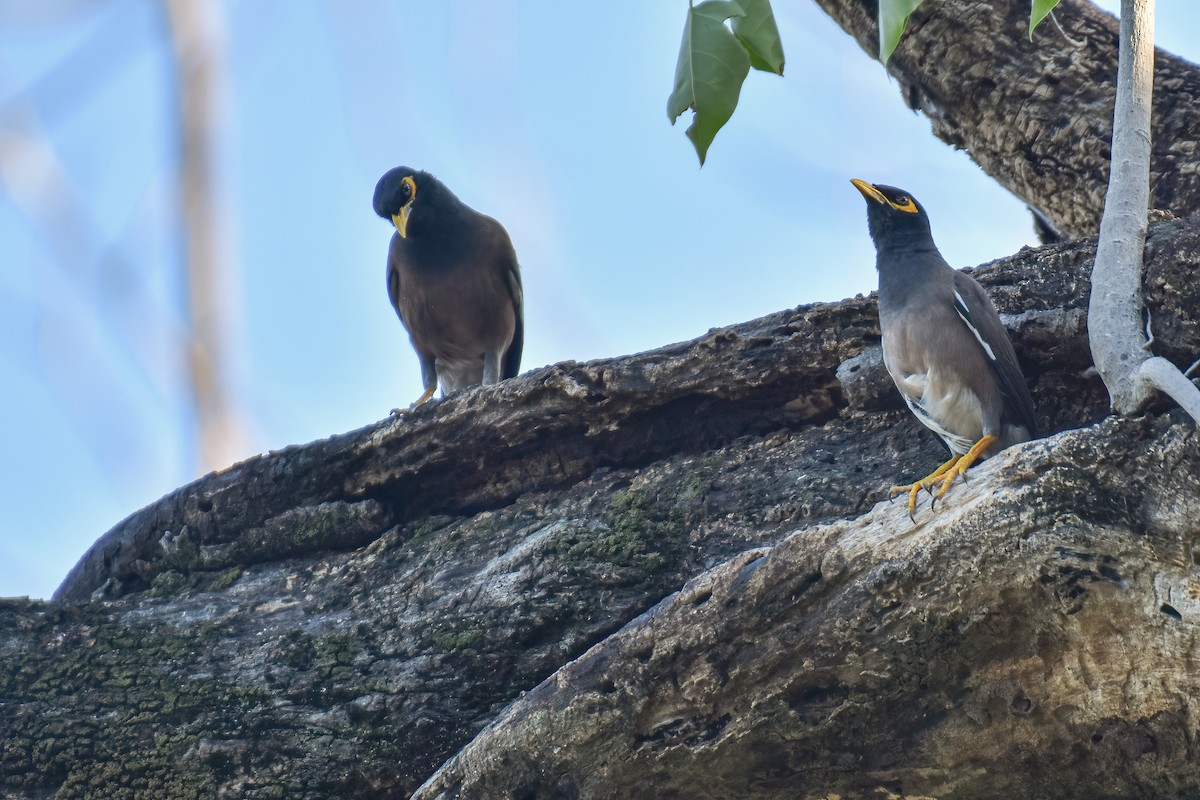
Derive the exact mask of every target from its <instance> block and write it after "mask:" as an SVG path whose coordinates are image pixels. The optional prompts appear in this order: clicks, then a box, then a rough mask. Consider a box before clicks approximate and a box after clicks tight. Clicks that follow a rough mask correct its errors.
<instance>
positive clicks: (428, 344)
mask: <svg viewBox="0 0 1200 800" xmlns="http://www.w3.org/2000/svg"><path fill="white" fill-rule="evenodd" d="M374 206H375V213H376V214H378V215H379V216H381V217H383V218H384V219H387V220H391V222H392V224H393V225H395V227H396V231H395V233H393V234H392V243H391V246H390V248H389V249H388V265H387V285H388V296H389V297H390V298H391V300H392V307H393V308H395V309H396V313H397V314H398V315H399V316H400V322H401V323H402V324H403V325H404V329H405V330H407V331H408V335H409V338H410V339H411V340H412V346H413V349H414V350H416V351H417V358H418V359H420V362H421V381H422V383H423V384H424V387H425V393H424V394H422V395H421V396H420V398H418V399H417V401H416V402H415V403H413V408H416V407H417V406H419V405H421V404H422V403H425V402H426V401H428V400H429V398H431V397H433V393H434V392H435V391H437V387H438V384H439V383H440V384H441V386H442V393H443V395H445V394H449V393H450V392H453V391H455V390H456V389H461V388H464V387H466V386H474V385H475V384H479V383H483V384H492V383H497V382H498V381H500V380H501V379H503V378H512V377H514V376H515V375H516V374H517V372H518V371H519V370H520V368H521V346H522V344H523V340H524V312H523V310H522V306H523V302H524V301H523V298H522V290H521V270H520V267H519V266H518V265H517V254H516V252H515V251H514V250H513V246H512V241H511V240H510V239H509V238H508V232H507V231H506V230H504V226H503V225H501V224H500V223H499V222H497V221H496V220H494V219H492V218H491V217H489V216H486V215H484V214H480V213H479V212H478V211H475V210H474V209H472V208H470V207H469V206H467V205H466V204H465V203H463V202H462V201H461V200H459V199H458V198H457V197H456V196H455V195H454V194H453V193H452V192H451V191H450V190H449V189H447V188H446V186H445V185H444V184H443V183H442V182H441V181H439V180H438V179H437V178H435V177H433V176H432V175H430V174H429V173H427V172H421V171H419V170H415V169H410V168H409V167H397V168H396V169H393V170H389V171H388V172H386V173H385V174H384V176H383V177H382V178H380V179H379V183H378V184H376V186H375V199H374Z"/></svg>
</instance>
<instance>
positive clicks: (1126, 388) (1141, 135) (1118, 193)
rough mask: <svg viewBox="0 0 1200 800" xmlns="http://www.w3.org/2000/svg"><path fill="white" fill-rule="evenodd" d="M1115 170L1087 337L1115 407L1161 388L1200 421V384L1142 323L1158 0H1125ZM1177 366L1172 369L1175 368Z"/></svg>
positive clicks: (1138, 402)
mask: <svg viewBox="0 0 1200 800" xmlns="http://www.w3.org/2000/svg"><path fill="white" fill-rule="evenodd" d="M1120 38H1121V44H1120V57H1119V63H1118V65H1117V102H1116V108H1115V110H1114V111H1113V141H1112V171H1111V173H1110V175H1109V179H1108V193H1107V194H1106V195H1105V197H1104V216H1103V217H1102V218H1101V220H1100V243H1099V245H1098V247H1097V248H1096V265H1095V267H1094V268H1093V269H1092V296H1091V300H1090V302H1089V304H1088V339H1089V341H1090V343H1091V347H1092V358H1093V359H1094V360H1095V362H1096V369H1097V371H1099V373H1100V377H1101V378H1103V379H1104V385H1105V386H1106V387H1108V393H1109V396H1110V397H1111V399H1112V408H1113V411H1115V412H1117V413H1118V414H1134V413H1137V412H1138V411H1140V410H1141V409H1142V407H1143V406H1145V404H1146V402H1147V401H1148V400H1149V399H1150V398H1151V397H1152V396H1153V395H1154V393H1155V391H1162V392H1164V393H1165V394H1167V395H1168V396H1169V397H1171V398H1172V399H1174V400H1175V401H1176V402H1178V403H1179V404H1180V405H1181V406H1182V407H1183V408H1184V409H1185V410H1186V411H1188V413H1189V414H1191V415H1192V417H1193V418H1195V419H1196V420H1198V421H1200V390H1198V389H1196V387H1195V386H1194V385H1193V384H1192V383H1191V382H1190V381H1189V380H1187V378H1185V377H1184V376H1183V374H1182V373H1180V372H1179V370H1178V369H1176V368H1175V367H1174V366H1173V365H1171V363H1170V362H1168V361H1166V360H1164V359H1161V358H1154V357H1152V356H1151V355H1150V353H1149V352H1148V348H1147V347H1146V335H1145V333H1144V328H1143V326H1142V313H1143V305H1142V269H1143V267H1142V252H1143V250H1144V249H1145V245H1146V214H1147V210H1148V209H1147V206H1148V205H1149V203H1150V106H1151V103H1152V102H1153V98H1154V0H1121V34H1120ZM1172 373H1173V374H1172Z"/></svg>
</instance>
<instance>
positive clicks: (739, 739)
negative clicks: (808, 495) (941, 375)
mask: <svg viewBox="0 0 1200 800" xmlns="http://www.w3.org/2000/svg"><path fill="white" fill-rule="evenodd" d="M1154 428H1155V426H1154V425H1151V424H1147V423H1146V422H1144V421H1143V422H1135V423H1130V422H1117V421H1115V420H1109V421H1107V422H1105V423H1103V424H1101V425H1099V426H1097V427H1095V428H1091V429H1085V430H1080V431H1071V432H1068V433H1065V434H1060V435H1058V436H1055V437H1051V438H1049V439H1044V440H1041V441H1038V442H1035V443H1032V444H1030V445H1026V446H1022V447H1020V448H1016V449H1010V450H1007V451H1005V453H1004V454H1002V456H1001V457H1000V458H999V459H997V460H995V461H990V462H988V463H987V464H986V465H985V466H984V467H982V468H980V469H979V470H978V472H973V475H972V480H971V484H970V486H969V487H968V488H966V489H964V490H962V491H961V492H959V493H958V497H957V498H956V499H955V501H954V503H953V505H952V507H950V508H947V509H945V513H940V514H937V515H931V516H928V517H926V518H925V519H924V520H922V521H921V523H920V524H918V525H916V526H914V525H912V524H910V523H908V521H907V519H905V518H904V516H903V515H902V514H898V513H897V509H896V508H895V507H893V506H890V505H879V506H877V507H876V508H875V509H874V510H873V511H872V512H871V513H869V514H867V515H865V516H863V517H861V518H859V519H857V520H853V521H851V522H838V523H834V524H832V525H825V526H816V527H811V528H806V529H802V530H799V531H797V532H796V533H794V534H792V535H791V536H789V537H787V538H786V539H784V540H783V541H782V542H780V543H779V544H778V545H776V546H774V547H770V548H762V549H759V550H754V551H749V552H747V553H744V554H742V555H740V556H738V557H737V558H734V559H731V560H730V561H728V562H726V563H725V564H722V565H721V566H719V567H717V568H716V569H714V570H712V571H711V572H709V573H706V574H704V575H701V576H699V577H697V578H695V579H694V580H692V581H690V582H689V583H688V584H687V585H686V586H685V587H684V588H683V589H682V590H681V591H680V592H679V593H678V594H676V595H673V596H672V597H670V598H668V599H667V600H665V601H664V602H662V603H660V604H658V605H657V606H655V607H654V608H653V609H651V610H650V611H648V612H647V613H646V614H644V615H643V616H642V617H640V618H639V619H638V620H636V621H635V622H633V623H631V624H630V625H628V626H626V627H625V628H624V629H623V630H621V631H620V632H619V633H617V634H614V635H613V636H610V637H609V638H608V639H606V640H605V641H604V642H602V643H601V644H598V645H597V646H595V647H593V648H592V649H591V650H590V651H589V652H588V653H587V654H585V655H584V656H582V657H581V658H579V659H576V660H575V661H573V662H571V663H570V664H567V665H566V666H564V667H563V668H562V669H560V670H559V671H558V672H556V673H555V674H554V675H553V676H551V677H550V678H548V679H547V680H546V681H545V682H543V683H542V684H541V685H540V686H538V687H537V688H535V689H534V690H532V691H531V692H529V693H528V694H526V695H525V696H524V697H522V698H521V699H519V700H518V701H516V702H515V703H513V705H512V706H510V707H509V708H508V709H507V710H506V711H505V712H504V713H503V714H501V715H500V716H499V717H498V718H497V719H496V720H495V721H494V722H493V723H492V724H491V725H490V726H489V727H488V728H487V729H486V730H485V731H484V732H483V733H481V734H480V736H478V737H477V738H476V739H475V741H473V742H472V743H471V744H470V745H469V746H468V747H466V748H465V749H464V750H463V751H462V752H460V753H459V754H458V755H456V756H455V757H454V758H453V759H452V760H451V761H450V762H449V763H448V764H447V765H446V766H445V767H443V768H442V769H441V770H440V771H439V772H438V773H437V774H436V775H434V776H433V777H432V778H431V779H430V781H429V782H428V783H427V784H426V785H425V786H424V787H423V788H422V790H421V791H418V792H417V793H416V795H414V800H450V798H454V800H473V799H474V798H480V800H483V799H484V798H496V797H522V798H528V800H542V799H544V800H552V799H553V798H562V797H621V798H629V799H630V800H641V799H644V800H654V799H656V798H667V797H669V798H676V797H677V798H689V800H718V798H729V797H737V798H745V800H766V799H767V798H785V797H786V798H806V799H807V798H812V799H813V800H816V799H817V798H822V799H823V798H829V797H862V798H866V797H877V796H878V797H931V798H932V797H937V798H950V797H954V798H997V797H1004V798H1031V799H1032V798H1037V799H1038V800H1041V799H1042V798H1056V800H1069V799H1070V798H1081V799H1082V798H1086V799H1087V800H1093V799H1094V798H1097V797H1138V798H1144V799H1149V798H1174V797H1180V796H1185V795H1186V794H1187V793H1188V791H1187V790H1189V789H1190V790H1192V791H1194V790H1195V789H1196V788H1197V787H1200V763H1198V762H1197V760H1196V758H1195V757H1194V755H1193V753H1192V744H1191V743H1192V741H1193V737H1194V734H1195V731H1196V729H1197V727H1198V726H1200V707H1197V705H1196V703H1195V702H1194V698H1195V697H1196V692H1197V689H1198V688H1200V680H1198V678H1197V676H1196V675H1195V671H1194V669H1193V666H1192V664H1191V661H1190V658H1187V657H1184V658H1182V659H1181V658H1180V657H1179V656H1180V652H1181V651H1180V648H1182V651H1183V652H1193V651H1194V648H1195V647H1196V646H1197V644H1198V642H1200V636H1198V634H1197V631H1198V630H1200V627H1198V626H1200V602H1198V601H1197V600H1196V599H1195V595H1194V593H1191V592H1190V587H1191V586H1192V585H1193V584H1192V581H1193V580H1194V579H1195V577H1196V575H1197V570H1196V568H1195V564H1194V563H1191V558H1190V547H1191V546H1192V544H1193V543H1194V541H1195V529H1194V526H1193V525H1192V523H1191V522H1189V521H1188V518H1187V516H1186V512H1183V511H1182V509H1181V508H1180V498H1188V500H1187V501H1186V502H1187V503H1189V504H1190V508H1191V509H1192V510H1193V511H1194V510H1196V509H1197V499H1198V498H1200V455H1198V454H1200V447H1198V445H1200V438H1198V436H1197V433H1196V431H1195V429H1194V428H1193V427H1192V426H1190V425H1187V424H1183V425H1176V426H1172V427H1170V428H1167V429H1166V430H1162V429H1161V428H1160V429H1159V430H1157V431H1153V429H1154ZM1152 431H1153V432H1152ZM1151 464H1153V467H1150V465H1151ZM1147 467H1150V469H1149V470H1148V471H1147ZM1160 475H1164V476H1165V477H1166V479H1167V481H1168V483H1169V486H1157V485H1156V483H1157V481H1158V480H1159V476H1160ZM1102 498H1103V499H1102ZM1084 509H1086V511H1085V512H1084V513H1083V514H1082V515H1081V511H1083V510H1084ZM1181 548H1185V552H1188V553H1189V558H1188V559H1187V562H1186V563H1180V564H1179V565H1178V566H1176V565H1175V564H1173V563H1172V562H1173V561H1174V559H1175V558H1177V555H1176V554H1177V553H1179V552H1180V549H1181Z"/></svg>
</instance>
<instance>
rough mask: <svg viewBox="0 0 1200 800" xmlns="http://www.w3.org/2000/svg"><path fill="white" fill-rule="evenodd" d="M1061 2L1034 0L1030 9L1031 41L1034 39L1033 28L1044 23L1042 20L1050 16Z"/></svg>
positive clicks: (1055, 0)
mask: <svg viewBox="0 0 1200 800" xmlns="http://www.w3.org/2000/svg"><path fill="white" fill-rule="evenodd" d="M1058 4H1059V0H1033V6H1032V7H1031V8H1030V11H1029V41H1031V42H1032V41H1033V29H1034V28H1036V27H1037V26H1038V25H1041V24H1042V20H1044V19H1045V18H1046V17H1048V16H1050V12H1051V11H1053V10H1054V7H1055V6H1056V5H1058Z"/></svg>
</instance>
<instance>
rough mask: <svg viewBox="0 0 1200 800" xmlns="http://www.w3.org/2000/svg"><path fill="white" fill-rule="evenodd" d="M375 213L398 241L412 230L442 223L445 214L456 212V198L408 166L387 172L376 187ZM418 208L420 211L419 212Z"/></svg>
mask: <svg viewBox="0 0 1200 800" xmlns="http://www.w3.org/2000/svg"><path fill="white" fill-rule="evenodd" d="M372 204H373V205H374V207H375V213H376V214H378V215H379V216H381V217H383V218H384V219H386V220H391V222H392V224H393V225H395V226H396V231H397V232H398V233H399V234H400V238H402V239H407V238H408V237H410V236H412V235H413V231H414V229H417V230H420V229H426V230H428V229H429V228H430V226H433V225H435V224H438V223H441V222H444V221H445V220H444V217H445V212H446V211H457V206H458V205H460V204H459V202H458V199H457V198H456V197H454V195H452V194H451V193H450V191H449V190H448V189H447V188H446V187H445V186H444V185H443V184H442V182H441V181H439V180H438V179H437V178H435V177H433V176H432V175H430V174H429V173H428V172H422V171H420V170H416V169H412V168H411V167H396V168H395V169H389V170H388V171H387V172H385V173H384V174H383V177H382V178H380V179H379V183H377V184H375V197H374V200H373V203H372ZM418 209H419V210H420V211H419V213H415V212H418Z"/></svg>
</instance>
